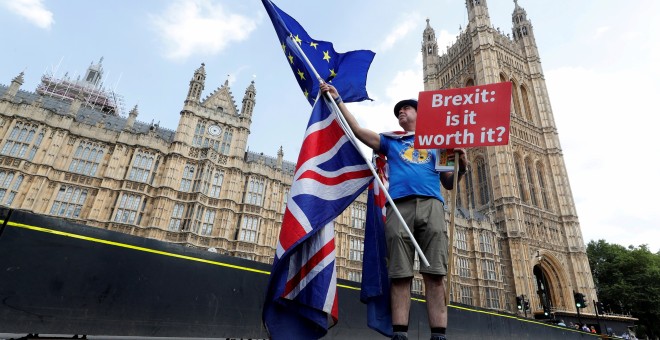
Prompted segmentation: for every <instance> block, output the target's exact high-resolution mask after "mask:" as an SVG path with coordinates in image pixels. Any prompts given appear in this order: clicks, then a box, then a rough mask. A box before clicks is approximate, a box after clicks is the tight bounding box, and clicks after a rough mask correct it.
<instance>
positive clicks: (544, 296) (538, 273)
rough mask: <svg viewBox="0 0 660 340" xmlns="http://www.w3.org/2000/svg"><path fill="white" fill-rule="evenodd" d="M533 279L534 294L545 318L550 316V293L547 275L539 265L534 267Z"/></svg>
mask: <svg viewBox="0 0 660 340" xmlns="http://www.w3.org/2000/svg"><path fill="white" fill-rule="evenodd" d="M534 277H535V279H536V294H537V296H538V298H539V302H540V304H541V308H542V309H543V312H544V314H545V315H546V316H549V315H550V311H551V308H552V293H551V289H550V285H549V284H548V275H547V273H544V272H543V268H541V266H540V265H538V264H537V265H535V266H534Z"/></svg>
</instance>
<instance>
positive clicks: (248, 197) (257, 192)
mask: <svg viewBox="0 0 660 340" xmlns="http://www.w3.org/2000/svg"><path fill="white" fill-rule="evenodd" d="M246 189H247V190H245V191H246V193H245V202H243V203H247V204H253V205H258V206H261V205H262V203H263V198H264V180H263V178H250V180H249V181H248V183H247V188H246Z"/></svg>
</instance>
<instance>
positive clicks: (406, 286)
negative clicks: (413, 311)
mask: <svg viewBox="0 0 660 340" xmlns="http://www.w3.org/2000/svg"><path fill="white" fill-rule="evenodd" d="M411 282H412V278H411V277H405V278H400V279H392V280H391V287H390V296H391V298H392V324H393V325H401V326H407V325H408V316H409V314H410V283H411Z"/></svg>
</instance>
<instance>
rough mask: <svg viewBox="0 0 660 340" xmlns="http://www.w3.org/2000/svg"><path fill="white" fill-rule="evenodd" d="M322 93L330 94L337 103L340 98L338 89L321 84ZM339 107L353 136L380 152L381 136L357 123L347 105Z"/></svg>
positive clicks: (341, 103)
mask: <svg viewBox="0 0 660 340" xmlns="http://www.w3.org/2000/svg"><path fill="white" fill-rule="evenodd" d="M321 91H322V92H323V95H325V93H326V92H329V93H330V95H331V96H332V98H334V99H335V101H337V99H338V98H339V93H338V92H337V89H335V87H334V86H332V85H330V84H327V83H324V84H321ZM337 106H339V111H341V113H342V114H343V115H344V118H346V122H347V123H348V127H350V128H351V131H353V134H355V137H357V139H359V140H360V141H361V142H362V143H364V144H365V145H366V146H368V147H370V148H371V149H373V150H374V151H379V150H380V136H379V135H378V134H377V133H375V132H373V131H371V130H369V129H365V128H363V127H361V126H360V124H359V123H358V122H357V120H356V119H355V117H354V116H353V114H352V113H351V112H350V111H348V108H347V107H346V105H344V102H340V103H339V104H338V105H337Z"/></svg>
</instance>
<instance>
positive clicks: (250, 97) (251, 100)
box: [241, 79, 257, 120]
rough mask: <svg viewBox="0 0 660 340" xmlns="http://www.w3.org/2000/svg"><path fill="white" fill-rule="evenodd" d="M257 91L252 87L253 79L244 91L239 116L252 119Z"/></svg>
mask: <svg viewBox="0 0 660 340" xmlns="http://www.w3.org/2000/svg"><path fill="white" fill-rule="evenodd" d="M256 96H257V89H256V88H255V86H254V79H253V80H252V82H251V83H250V86H248V87H247V89H245V95H244V96H243V106H242V107H241V116H242V117H245V118H248V119H250V120H251V119H252V112H253V111H254V105H255V104H256V103H257V101H256Z"/></svg>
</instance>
